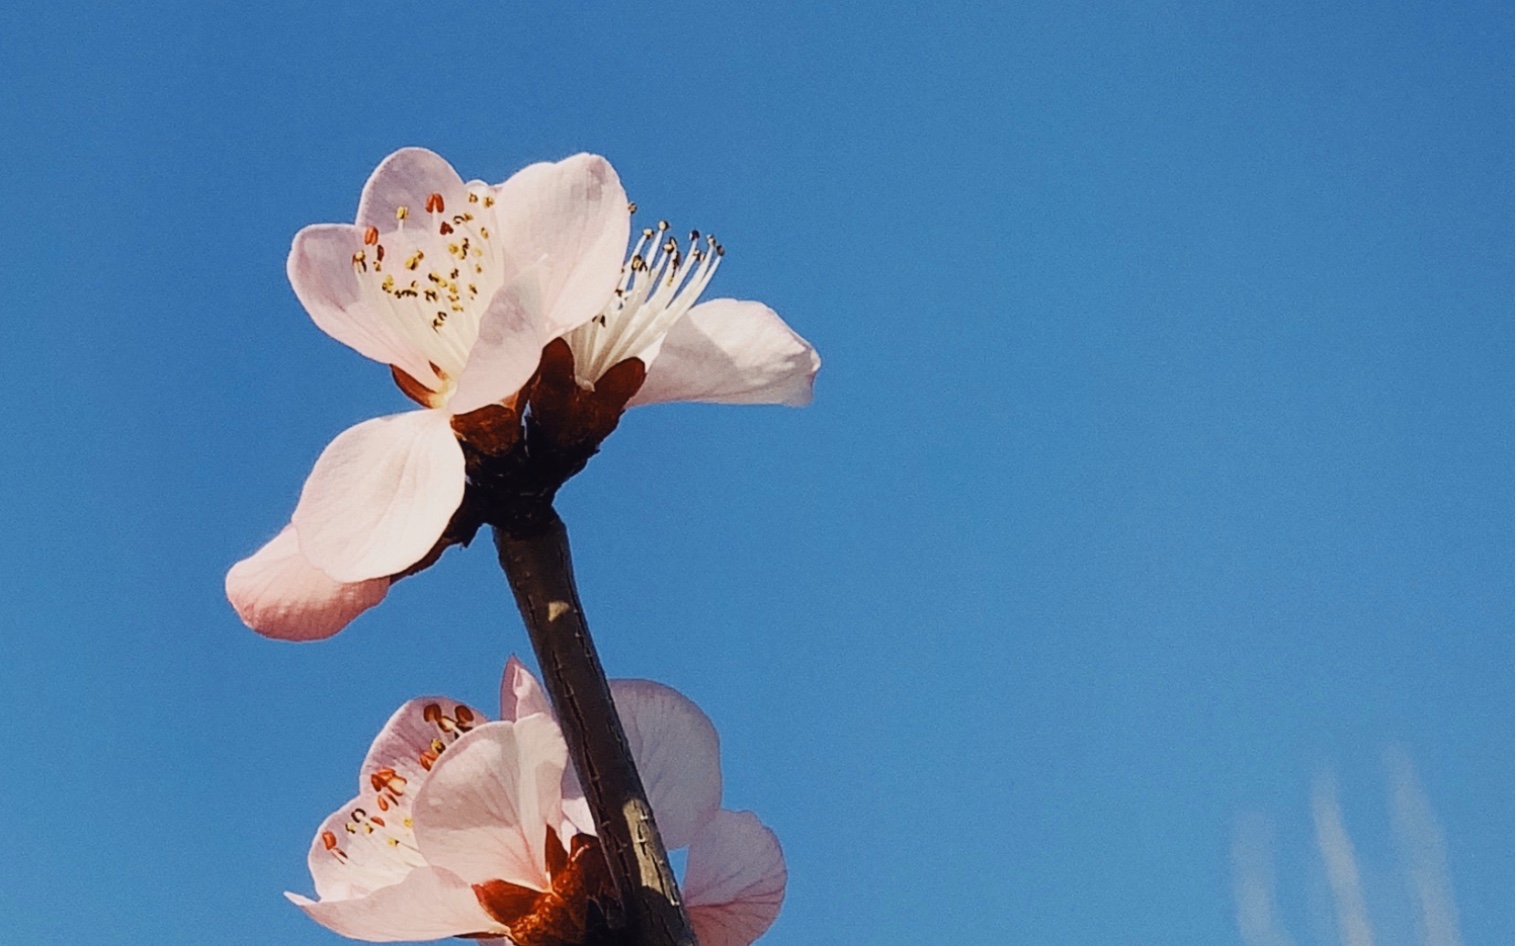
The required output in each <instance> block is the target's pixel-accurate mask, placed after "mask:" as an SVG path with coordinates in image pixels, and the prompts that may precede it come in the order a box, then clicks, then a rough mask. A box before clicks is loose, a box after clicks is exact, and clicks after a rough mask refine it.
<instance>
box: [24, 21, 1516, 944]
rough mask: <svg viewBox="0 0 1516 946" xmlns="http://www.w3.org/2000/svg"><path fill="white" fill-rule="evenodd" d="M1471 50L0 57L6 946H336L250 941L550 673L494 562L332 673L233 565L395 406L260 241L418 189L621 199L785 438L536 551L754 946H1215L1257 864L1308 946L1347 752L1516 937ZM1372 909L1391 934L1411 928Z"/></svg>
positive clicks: (674, 475)
mask: <svg viewBox="0 0 1516 946" xmlns="http://www.w3.org/2000/svg"><path fill="white" fill-rule="evenodd" d="M1511 15H1512V14H1511V9H1510V6H1509V4H1499V3H1483V2H1479V3H1458V4H1446V3H1428V2H1395V3H1372V4H1371V3H1348V4H1318V3H1289V4H1273V5H1262V4H1239V3H1215V2H1199V0H1197V2H1188V3H1180V2H1151V3H1135V2H1128V3H1108V4H1096V5H1081V4H1069V3H1062V2H1028V3H1017V4H1000V5H996V4H968V3H951V2H949V3H938V4H920V3H893V2H890V3H886V2H880V3H870V4H848V5H844V4H825V3H815V2H805V3H765V4H706V5H688V4H662V3H641V4H634V5H621V4H611V3H607V2H578V3H534V4H529V3H524V2H518V0H499V2H493V3H458V2H443V3H436V4H427V3H415V2H412V3H404V4H400V3H391V2H387V0H366V2H361V3H357V2H355V3H337V2H331V3H311V2H309V0H303V2H284V0H270V2H263V3H246V2H235V3H233V2H223V0H196V2H193V3H190V2H182V3H181V2H158V3H153V2H144V3H135V4H104V3H76V2H68V0H53V2H49V3H45V4H44V3H36V4H22V3H18V2H10V3H6V4H4V5H0V80H3V88H4V89H5V94H4V96H0V142H3V144H0V202H3V206H4V207H5V208H6V209H7V212H8V213H10V215H11V216H10V217H9V218H8V219H9V220H10V223H9V225H7V226H5V227H3V228H0V314H3V318H0V362H3V365H4V372H5V377H6V378H7V379H8V384H7V388H6V390H7V391H8V393H9V398H8V406H7V407H6V408H5V410H4V411H3V412H0V435H3V437H4V442H5V443H6V444H7V445H8V448H7V449H5V450H4V451H0V495H3V497H4V499H3V502H0V536H3V539H0V574H3V575H4V591H3V592H0V713H3V714H4V716H5V718H6V719H8V720H9V729H8V731H9V734H10V735H9V739H8V755H9V761H8V764H7V765H6V767H5V768H6V774H5V777H4V778H3V779H0V811H3V812H4V826H5V828H4V834H3V836H4V839H5V854H6V861H7V864H8V866H7V868H6V869H5V870H4V871H3V872H0V940H3V941H4V942H6V943H17V944H33V943H37V944H54V943H56V944H72V943H77V942H80V941H88V942H91V943H99V944H127V946H132V944H154V946H158V944H163V943H205V942H215V943H218V944H227V946H234V944H248V946H253V944H258V946H262V944H267V943H276V942H277V943H281V944H290V946H295V944H328V943H333V942H336V941H337V940H336V937H334V936H332V935H331V934H328V933H327V932H326V931H324V930H322V929H320V928H318V927H316V926H315V925H314V924H312V923H311V922H310V921H308V920H307V919H306V918H305V917H304V916H303V915H301V914H300V913H299V911H297V910H296V909H295V908H293V907H291V906H290V905H288V904H287V903H285V901H284V899H283V898H282V897H281V896H280V892H281V891H282V890H285V889H294V890H300V891H306V892H309V890H310V886H309V879H308V877H307V875H306V873H305V868H304V855H305V849H306V845H307V843H308V841H309V838H310V835H311V832H312V831H313V830H314V828H315V826H316V825H317V823H318V822H319V821H320V819H321V818H322V817H323V816H324V815H325V814H326V813H327V812H328V811H330V810H331V809H332V808H333V807H335V806H336V805H337V804H339V803H340V802H341V801H343V800H344V799H345V798H346V797H347V796H348V794H349V793H350V792H351V789H352V786H353V781H354V778H355V773H356V766H357V763H358V761H359V760H360V759H361V757H362V755H363V752H364V750H365V748H366V747H367V744H368V740H369V739H370V738H371V737H372V736H373V734H374V733H375V732H377V730H378V727H379V726H380V724H381V723H382V722H383V721H384V719H385V718H386V716H387V715H388V713H389V712H390V711H391V710H392V709H393V708H394V707H396V706H398V705H399V704H400V703H401V702H402V701H403V700H405V699H406V698H408V697H411V696H415V695H419V694H422V693H427V692H439V691H440V692H445V693H451V694H455V695H457V696H459V697H462V698H466V699H469V700H471V701H473V702H475V703H477V704H482V705H489V704H490V703H492V700H493V694H494V692H495V687H496V684H497V680H498V675H499V672H500V666H501V664H502V663H503V661H504V658H505V656H506V654H508V653H509V652H512V651H516V652H521V653H523V654H524V653H526V652H527V650H528V645H527V641H526V637H525V633H524V632H523V630H522V628H521V626H520V623H519V620H518V618H517V617H516V615H515V612H514V610H513V607H512V605H511V602H510V599H509V596H508V593H507V590H506V588H505V585H504V583H503V581H502V580H501V579H500V577H499V575H498V572H497V571H495V570H494V568H495V566H494V563H493V559H492V556H491V554H490V552H489V550H488V547H487V545H485V546H482V547H481V546H479V545H476V546H475V548H473V549H470V550H468V551H465V552H461V553H459V552H453V553H449V555H448V556H447V558H446V559H445V560H444V561H443V563H442V564H441V565H440V566H438V567H437V568H435V569H433V570H432V571H431V572H429V573H427V574H425V575H423V576H421V577H418V578H416V579H413V580H408V581H406V582H404V583H402V584H401V585H400V586H398V587H397V589H396V590H395V592H394V593H393V594H392V595H391V597H390V599H389V600H388V601H386V602H385V603H384V605H383V606H382V607H381V608H379V609H377V610H375V611H373V612H371V613H369V614H367V615H365V616H363V617H362V618H360V619H359V620H358V621H357V622H356V623H355V625H354V626H353V627H351V628H350V629H349V630H347V631H346V632H344V633H343V634H341V635H340V636H338V637H337V638H334V639H333V640H331V641H328V642H325V643H322V644H316V645H307V646H295V645H288V644H280V643H276V642H272V641H268V640H264V639H262V638H259V637H258V636H256V635H254V634H253V633H251V632H249V631H247V630H245V629H244V628H243V627H242V626H241V624H240V623H239V622H238V621H237V619H236V617H235V615H234V614H233V613H232V611H231V609H230V608H229V607H228V606H227V604H226V603H225V601H224V599H223V597H222V591H221V582H222V576H223V574H224V572H225V569H226V568H227V566H228V565H230V564H231V563H232V562H233V561H235V560H237V559H238V558H240V557H242V556H243V555H245V554H247V553H248V552H250V551H252V550H253V549H254V548H256V547H257V545H258V544H259V543H261V542H262V541H264V540H266V539H267V538H269V537H270V536H271V535H272V534H273V533H274V531H275V530H276V529H277V528H278V527H279V526H280V525H281V524H282V523H283V522H284V521H285V517H286V516H287V515H288V514H289V512H290V510H291V509H292V508H293V505H294V501H295V498H296V496H297V495H298V490H299V487H300V484H301V482H302V481H303V479H304V477H305V475H306V473H307V471H308V470H309V468H310V465H311V462H312V461H313V460H314V458H315V457H316V455H317V454H318V453H319V451H320V450H321V448H322V447H323V446H324V445H325V444H326V443H327V441H328V440H329V439H330V438H331V437H332V436H333V435H334V434H336V433H337V432H338V431H340V430H342V429H343V428H345V427H346V426H348V425H350V424H352V423H354V422H356V421H358V420H360V419H363V418H367V417H370V416H373V415H376V414H379V413H385V412H389V411H393V410H398V409H403V408H405V407H406V406H407V405H408V402H406V401H405V400H404V399H403V398H402V396H401V395H400V394H399V392H398V391H396V390H395V389H394V388H393V386H392V385H391V384H390V382H389V379H388V376H387V372H386V371H385V370H384V369H383V368H382V367H380V366H376V365H374V364H372V363H370V362H367V361H365V360H364V359H362V358H360V357H358V356H357V355H355V354H353V353H352V352H350V351H348V350H346V349H344V348H343V347H342V346H340V345H339V344H337V343H335V342H333V341H331V340H330V339H328V338H327V337H325V336H324V335H322V334H321V332H320V331H318V330H317V329H316V328H315V327H314V325H312V324H311V322H310V320H309V319H308V318H307V317H306V316H305V314H304V313H303V311H302V310H301V308H300V306H299V304H298V303H297V301H296V300H295V298H294V296H293V294H292V292H291V291H290V289H289V286H288V284H287V282H286V280H285V277H284V258H285V254H286V253H287V251H288V248H289V241H290V238H291V236H292V235H293V234H294V233H295V231H296V230H298V229H299V228H300V227H302V226H304V225H305V224H308V223H313V222H321V221H342V220H349V219H351V217H352V214H353V211H354V208H355V204H356V201H357V197H358V191H359V188H360V187H361V185H362V183H363V180H364V179H365V177H366V176H367V174H368V173H369V171H370V170H371V169H372V168H373V166H374V165H375V163H377V162H378V160H379V159H380V158H381V157H383V156H384V155H385V154H387V153H388V152H390V151H391V150H393V149H395V148H397V147H400V146H402V145H409V144H416V145H425V146H428V147H431V148H433V149H435V150H437V151H439V152H441V153H443V154H444V155H446V156H447V157H448V158H449V159H450V160H451V161H452V162H453V163H454V164H455V165H456V166H457V167H458V168H459V169H460V170H461V171H462V172H463V173H464V174H465V176H478V177H483V178H488V179H490V180H499V179H502V178H503V177H505V176H506V175H508V174H509V173H510V172H511V171H513V170H514V169H516V168H518V167H520V166H522V165H524V164H526V163H528V162H532V161H536V160H543V159H553V158H559V157H562V156H564V155H566V154H569V153H571V152H574V151H578V150H593V151H598V152H600V153H603V154H605V155H607V156H608V157H610V159H611V160H612V161H613V162H614V163H615V164H616V166H617V168H618V169H619V171H620V173H621V175H622V178H623V180H624V182H625V183H626V186H627V189H628V191H629V193H630V194H631V196H632V198H633V199H634V200H636V201H637V202H638V203H639V204H640V205H641V207H642V208H644V210H645V212H647V213H648V214H650V215H653V216H654V217H657V216H662V217H668V218H670V219H671V220H673V221H674V222H675V223H676V224H677V225H679V226H684V227H698V228H699V229H701V230H702V231H705V230H709V231H714V232H715V233H717V234H719V235H720V236H721V238H722V239H723V242H724V243H725V244H726V246H727V248H728V254H727V257H726V261H725V263H724V265H723V267H722V270H721V273H720V275H719V276H718V277H717V285H716V287H715V291H716V293H717V294H720V295H735V296H739V297H748V298H756V299H762V300H764V301H766V302H768V303H769V304H771V305H772V306H773V307H774V308H775V309H776V310H778V311H779V312H780V313H781V314H782V315H783V316H784V317H785V318H786V319H787V320H788V321H789V322H790V324H792V325H793V326H795V327H796V329H797V330H799V331H800V332H802V333H803V334H805V335H806V336H807V337H808V338H809V339H810V340H811V341H813V342H814V343H815V344H816V346H817V348H818V349H819V350H820V351H821V353H822V356H823V358H824V360H825V366H824V368H823V369H822V374H821V377H820V380H819V383H818V387H817V398H816V403H815V405H814V406H813V407H811V408H809V409H806V410H803V411H793V410H786V409H780V408H720V407H709V406H676V407H658V408H648V409H645V410H642V411H639V412H637V413H635V414H633V415H631V416H629V417H628V418H627V419H626V421H625V422H624V423H623V425H622V428H621V429H620V430H619V431H618V432H617V433H616V434H615V435H614V436H613V437H612V439H611V440H610V441H608V442H607V444H606V446H605V450H604V452H603V454H602V455H601V456H600V457H598V458H597V459H596V460H595V461H594V462H593V464H592V465H591V467H590V469H589V470H588V471H587V472H586V473H585V474H583V475H582V476H581V477H580V478H579V479H578V480H576V481H575V482H574V483H572V484H571V485H570V486H569V487H568V488H567V489H566V491H565V493H564V495H563V497H562V502H561V509H562V512H563V515H564V517H565V518H566V519H567V521H568V523H569V525H570V529H571V530H572V534H573V537H574V540H575V543H576V554H577V558H578V562H579V565H580V570H581V574H580V580H581V586H582V591H583V594H584V597H585V601H586V607H587V608H588V612H589V616H590V618H591V621H592V624H593V626H594V628H595V630H596V632H597V635H598V637H599V640H600V643H601V647H602V651H603V656H604V658H605V662H606V664H607V665H608V666H609V667H610V668H611V670H612V672H613V674H615V675H624V676H647V677H653V678H656V679H659V680H662V681H664V682H667V683H670V684H672V685H674V686H677V687H679V688H680V689H682V690H684V691H685V692H686V693H688V694H689V695H690V696H691V697H693V698H694V699H695V700H696V701H697V702H699V703H700V704H701V705H702V706H703V707H704V708H705V709H706V710H707V711H708V712H709V714H710V715H711V716H712V717H713V719H714V720H715V722H716V724H717V726H718V728H719V729H720V731H721V733H722V736H723V739H724V751H725V763H726V776H727V786H728V788H727V804H728V805H729V806H732V807H749V808H752V809H755V810H756V811H758V812H759V813H760V814H761V815H762V817H763V818H764V819H765V820H766V821H768V822H769V823H770V824H771V825H773V826H774V827H775V829H776V830H777V831H778V833H779V835H780V837H781V839H782V840H783V842H784V845H785V848H786V851H787V853H788V857H789V862H790V868H791V881H790V890H789V900H788V903H787V905H786V908H785V912H784V914H783V915H782V916H781V918H780V920H779V922H778V924H777V926H776V927H775V929H774V930H773V932H772V933H771V934H770V936H769V938H768V939H767V940H765V942H766V943H771V944H773V946H784V944H810V943H854V942H856V943H870V944H890V943H901V944H908V943H909V944H914V943H953V944H1000V943H1005V942H1022V943H1070V944H1082V943H1133V944H1139V943H1140V944H1152V943H1163V944H1171V946H1189V944H1196V946H1199V944H1206V946H1211V944H1217V943H1239V942H1240V939H1239V934H1238V931H1237V927H1236V924H1235V919H1234V905H1233V901H1232V866H1231V865H1232V861H1231V850H1232V844H1233V837H1234V833H1235V831H1236V829H1237V825H1238V824H1239V819H1244V820H1245V819H1246V818H1248V817H1252V815H1250V814H1249V813H1253V814H1254V815H1261V816H1262V817H1263V818H1265V819H1267V820H1268V821H1269V822H1270V823H1271V824H1272V825H1273V827H1274V831H1275V836H1276V854H1277V858H1276V867H1277V869H1278V871H1279V874H1280V877H1279V897H1280V911H1281V913H1282V916H1283V920H1284V922H1285V923H1286V924H1287V925H1288V926H1289V927H1290V929H1291V930H1292V931H1293V935H1294V936H1295V938H1296V941H1297V943H1299V944H1301V946H1304V944H1307V943H1315V942H1328V941H1332V939H1333V938H1332V937H1331V936H1330V935H1329V934H1330V928H1329V927H1324V926H1323V925H1322V924H1323V922H1324V920H1323V917H1324V916H1327V915H1328V913H1327V912H1326V911H1327V910H1328V906H1327V904H1328V903H1329V901H1327V900H1326V899H1325V897H1326V894H1325V893H1324V891H1325V890H1326V880H1325V879H1324V876H1323V870H1322V866H1321V861H1320V857H1319V855H1318V854H1317V853H1316V851H1315V848H1314V844H1313V841H1312V838H1311V831H1312V828H1311V791H1312V785H1313V782H1314V780H1315V779H1316V778H1317V777H1318V776H1319V775H1320V773H1322V772H1323V771H1326V770H1328V769H1330V770H1331V771H1332V772H1334V773H1335V775H1336V780H1337V784H1338V785H1339V787H1340V791H1341V802H1342V811H1343V814H1344V817H1345V824H1346V828H1347V831H1348V832H1349V833H1350V834H1351V835H1352V837H1353V841H1354V843H1355V844H1356V845H1357V847H1358V853H1359V857H1360V858H1361V860H1362V862H1363V864H1364V873H1365V877H1366V881H1365V882H1366V883H1367V884H1369V885H1370V904H1369V906H1370V909H1371V911H1379V912H1377V913H1375V914H1374V916H1375V919H1376V921H1378V922H1379V927H1378V928H1376V932H1378V933H1380V934H1381V936H1380V942H1381V943H1388V944H1390V946H1394V944H1396V943H1405V944H1409V943H1412V942H1414V941H1415V940H1414V937H1413V936H1412V935H1411V933H1410V932H1409V930H1410V927H1409V926H1405V925H1404V923H1402V924H1401V927H1402V928H1401V931H1400V932H1398V933H1397V932H1395V929H1396V923H1397V919H1396V918H1397V917H1398V918H1399V919H1400V920H1405V921H1406V922H1409V921H1408V920H1406V918H1407V917H1408V916H1409V915H1410V914H1409V913H1407V912H1406V911H1407V910H1408V908H1407V907H1404V906H1396V905H1395V903H1394V902H1395V901H1397V898H1398V900H1399V901H1405V899H1406V896H1407V894H1406V893H1405V891H1404V890H1403V889H1402V888H1400V887H1398V886H1396V885H1397V884H1398V883H1399V880H1398V879H1397V878H1398V874H1397V873H1396V871H1397V870H1398V867H1397V866H1396V861H1395V857H1394V853H1393V851H1394V848H1393V841H1392V835H1391V831H1390V827H1389V825H1390V818H1389V815H1388V812H1387V808H1386V800H1385V799H1386V794H1385V793H1386V783H1385V774H1384V766H1383V759H1382V755H1383V753H1384V751H1385V749H1386V748H1387V747H1390V746H1399V747H1401V748H1403V750H1404V752H1405V754H1406V756H1407V757H1408V758H1410V759H1411V760H1413V761H1414V764H1415V766H1416V769H1417V771H1418V772H1419V773H1420V777H1421V780H1422V783H1423V785H1424V787H1425V791H1426V795H1427V797H1428V798H1429V799H1430V802H1431V805H1432V807H1433V808H1434V809H1435V811H1436V814H1437V817H1438V818H1439V819H1440V821H1441V824H1442V828H1443V832H1444V833H1445V836H1446V840H1447V849H1448V862H1449V865H1450V872H1451V877H1452V883H1453V889H1454V892H1455V895H1456V898H1457V903H1458V908H1459V911H1460V920H1461V923H1462V929H1463V935H1464V939H1465V940H1466V942H1467V943H1469V944H1476V943H1508V942H1511V941H1512V934H1513V930H1512V911H1511V890H1512V886H1511V884H1512V866H1513V865H1512V843H1511V839H1512V836H1513V822H1512V788H1513V785H1512V771H1513V758H1512V745H1513V731H1512V606H1511V602H1512V595H1513V588H1512V512H1513V510H1512V424H1511V405H1512V396H1513V391H1512V381H1511V356H1512V318H1511V285H1512V250H1513V247H1512V227H1511V207H1512V151H1511V132H1512V106H1511V103H1512V80H1511V76H1512V56H1511V34H1512V23H1511ZM1397 911H1398V912H1397Z"/></svg>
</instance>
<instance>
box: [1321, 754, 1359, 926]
mask: <svg viewBox="0 0 1516 946" xmlns="http://www.w3.org/2000/svg"><path fill="white" fill-rule="evenodd" d="M1311 814H1312V817H1313V818H1314V820H1315V822H1316V846H1317V848H1319V849H1320V851H1321V859H1322V861H1323V862H1324V863H1325V864H1326V873H1327V882H1328V884H1330V885H1331V888H1332V901H1333V903H1334V904H1335V905H1336V908H1337V933H1338V935H1339V936H1341V937H1342V942H1343V946H1374V933H1373V931H1372V930H1371V929H1370V927H1369V911H1368V907H1367V906H1365V904H1364V901H1363V882H1362V880H1361V879H1360V877H1359V873H1358V858H1357V857H1356V855H1354V853H1353V842H1352V840H1351V839H1349V838H1348V831H1347V828H1346V827H1344V826H1343V823H1342V807H1341V806H1340V805H1339V804H1338V803H1337V783H1336V781H1335V780H1334V779H1333V778H1332V776H1331V774H1330V773H1322V775H1321V776H1320V777H1318V778H1317V779H1316V787H1315V789H1314V791H1312V793H1311Z"/></svg>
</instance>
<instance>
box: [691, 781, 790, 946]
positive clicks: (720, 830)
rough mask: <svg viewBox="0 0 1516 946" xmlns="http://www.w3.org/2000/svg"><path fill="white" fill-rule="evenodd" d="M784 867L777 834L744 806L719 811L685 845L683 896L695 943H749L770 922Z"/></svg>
mask: <svg viewBox="0 0 1516 946" xmlns="http://www.w3.org/2000/svg"><path fill="white" fill-rule="evenodd" d="M787 879H788V872H787V871H786V870H785V866H784V853H783V852H782V851H780V849H779V839H778V838H776V837H774V832H772V831H770V830H769V829H768V828H766V827H764V826H763V823H762V822H760V821H759V820H758V819H757V817H755V816H754V815H753V813H752V812H749V811H719V812H717V813H716V815H715V817H713V818H712V819H711V821H710V823H708V824H707V825H706V826H705V828H704V829H703V830H701V832H700V834H699V835H698V836H697V837H696V838H695V841H694V843H693V844H691V845H690V853H689V860H688V861H687V863H686V865H685V874H684V884H683V887H684V898H685V902H686V903H687V904H688V905H689V911H690V922H691V923H692V924H694V927H695V935H696V937H697V938H698V939H699V940H700V946H748V944H749V943H751V942H752V941H753V940H755V939H757V938H758V937H760V936H762V935H763V932H764V931H765V930H767V929H768V928H769V926H770V925H772V924H773V922H774V918H775V917H777V916H778V915H779V907H780V905H781V904H782V903H783V902H784V885H785V881H786V880H787Z"/></svg>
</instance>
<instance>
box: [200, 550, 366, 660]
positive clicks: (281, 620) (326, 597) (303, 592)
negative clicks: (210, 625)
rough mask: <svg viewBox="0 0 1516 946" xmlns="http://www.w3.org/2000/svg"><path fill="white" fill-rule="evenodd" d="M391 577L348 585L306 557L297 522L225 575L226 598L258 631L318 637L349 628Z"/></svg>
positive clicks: (290, 636)
mask: <svg viewBox="0 0 1516 946" xmlns="http://www.w3.org/2000/svg"><path fill="white" fill-rule="evenodd" d="M389 587H390V580H389V579H388V578H374V579H370V580H368V581H359V582H351V583H346V584H344V583H343V582H339V581H335V580H333V579H332V578H329V577H327V575H326V573H325V572H323V571H321V570H320V569H318V568H316V566H314V565H312V564H311V563H310V562H308V561H306V560H305V556H304V555H301V554H300V543H299V540H297V539H296V538H295V529H294V527H293V526H285V527H284V528H283V529H282V530H281V531H280V532H279V534H278V535H276V536H274V537H273V539H271V540H269V543H268V544H267V545H265V546H264V547H263V548H261V549H259V550H258V551H256V552H254V553H253V554H252V555H251V556H249V557H247V558H245V559H243V560H242V561H240V562H238V563H237V564H235V565H233V566H232V567H231V570H230V571H228V572H227V573H226V597H227V600H228V601H230V602H231V603H232V607H233V608H235V609H236V611H237V616H238V617H240V618H242V622H243V623H244V624H246V625H247V626H248V627H250V628H252V629H253V630H255V631H257V632H258V633H259V634H264V635H267V636H268V637H277V638H280V639H282V640H290V641H313V640H320V639H321V638H323V637H331V636H332V635H333V634H335V633H337V632H338V631H340V630H342V629H343V628H344V627H346V626H347V624H348V622H349V621H351V620H352V619H353V618H355V617H357V616H358V615H359V614H362V613H363V612H364V611H367V610H368V609H369V608H372V607H373V606H374V605H376V604H378V603H379V602H380V601H382V600H384V595H385V593H386V592H388V591H389Z"/></svg>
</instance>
